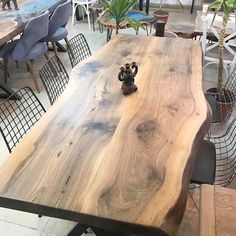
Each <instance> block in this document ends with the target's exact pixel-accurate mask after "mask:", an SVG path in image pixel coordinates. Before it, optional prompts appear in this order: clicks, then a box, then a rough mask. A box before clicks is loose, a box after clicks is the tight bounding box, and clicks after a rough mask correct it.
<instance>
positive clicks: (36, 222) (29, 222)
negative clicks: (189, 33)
mask: <svg viewBox="0 0 236 236" xmlns="http://www.w3.org/2000/svg"><path fill="white" fill-rule="evenodd" d="M188 12H189V11H188V10H186V13H171V15H170V18H169V23H170V24H183V25H189V24H193V22H194V18H195V14H192V15H191V14H189V13H188ZM67 27H68V29H69V37H68V38H71V37H73V36H74V35H76V34H78V33H83V34H84V35H85V37H86V39H87V41H88V44H89V46H90V48H91V50H92V53H95V52H96V51H97V50H98V49H99V48H100V47H101V46H103V45H104V44H105V43H106V32H104V33H102V34H101V33H99V31H98V30H97V31H96V32H93V31H92V30H89V29H88V25H87V24H86V21H85V22H77V23H76V24H75V25H74V26H73V27H71V23H70V22H69V23H68V26H67ZM123 32H124V33H132V34H133V33H134V31H133V30H131V29H128V30H124V31H123ZM140 33H141V34H145V33H146V32H145V31H141V32H140ZM63 44H64V42H63ZM52 55H53V53H52V52H50V56H52ZM60 59H61V60H62V61H63V63H64V65H65V67H66V69H67V71H68V72H69V73H70V71H71V66H70V63H69V59H68V55H67V53H60ZM44 63H45V58H44V57H42V58H40V59H38V60H37V61H35V63H34V67H35V71H36V73H37V72H38V70H39V69H40V68H41V66H42V65H43V64H44ZM9 67H10V69H9V71H10V78H9V81H8V84H9V86H10V87H12V88H14V89H18V88H21V87H23V86H30V87H32V88H34V85H33V83H32V80H31V79H30V76H29V73H28V72H27V70H26V66H25V64H24V63H19V68H17V67H16V64H15V62H10V66H9ZM213 73H215V69H214V68H210V69H209V70H207V71H206V74H205V76H204V89H205V88H207V87H208V86H210V85H212V84H214V81H212V79H211V78H212V74H213ZM37 74H38V73H37ZM210 75H211V76H210ZM0 78H1V80H2V79H3V73H2V71H0ZM38 82H39V83H40V81H39V80H38ZM40 89H41V93H40V94H37V96H38V97H39V99H40V100H41V102H42V103H43V104H44V106H45V107H46V108H47V109H48V108H49V107H50V105H49V101H48V98H47V95H46V93H45V91H44V89H43V86H42V84H41V83H40ZM7 156H8V151H7V149H6V147H5V144H4V142H3V140H2V139H1V137H0V165H1V164H2V163H3V162H4V160H5V159H6V158H7ZM233 187H236V181H234V184H233ZM198 224H199V188H197V189H192V190H190V191H189V194H188V202H187V208H186V214H185V216H184V219H183V222H182V225H181V227H180V230H179V233H178V235H179V236H180V235H182V236H183V235H186V236H187V235H188V236H189V235H191V236H194V235H198ZM75 225H76V223H74V222H70V221H66V220H60V219H54V218H49V217H45V216H43V217H42V218H39V217H38V216H37V215H35V214H30V213H25V212H20V211H15V210H9V209H4V208H0V236H39V235H40V236H65V235H67V233H68V232H69V231H70V230H71V229H72V228H73V227H74V226H75ZM87 235H88V234H87Z"/></svg>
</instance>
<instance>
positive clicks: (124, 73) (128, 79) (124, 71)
mask: <svg viewBox="0 0 236 236" xmlns="http://www.w3.org/2000/svg"><path fill="white" fill-rule="evenodd" d="M137 72H138V66H137V64H136V62H132V63H131V64H129V63H126V64H125V66H124V67H123V66H122V67H121V68H120V72H119V74H118V79H119V80H120V81H121V82H122V86H121V88H122V89H123V94H124V95H129V94H131V93H134V92H135V91H137V89H138V87H137V86H136V85H135V84H134V77H135V76H136V74H137Z"/></svg>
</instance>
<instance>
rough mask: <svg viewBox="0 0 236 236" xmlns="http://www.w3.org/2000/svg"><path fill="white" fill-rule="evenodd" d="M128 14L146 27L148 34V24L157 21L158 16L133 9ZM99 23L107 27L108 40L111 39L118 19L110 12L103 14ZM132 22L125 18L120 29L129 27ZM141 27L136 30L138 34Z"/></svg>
mask: <svg viewBox="0 0 236 236" xmlns="http://www.w3.org/2000/svg"><path fill="white" fill-rule="evenodd" d="M127 16H128V17H129V18H131V19H134V20H137V21H139V22H140V23H141V24H142V25H143V26H144V27H146V31H147V35H148V28H147V26H148V25H150V27H152V25H153V24H154V23H155V22H156V18H155V17H154V16H150V15H147V14H145V13H143V12H141V11H136V10H131V11H129V12H128V13H127ZM98 21H99V23H100V24H101V25H102V26H104V27H106V28H107V41H109V40H110V38H111V35H112V32H113V29H116V21H115V19H114V18H113V17H112V16H111V15H108V14H105V15H103V16H101V17H100V18H99V19H98ZM129 27H130V24H129V22H128V21H126V20H124V21H122V22H121V23H120V26H119V29H126V28H129ZM138 31H139V29H137V30H136V34H138Z"/></svg>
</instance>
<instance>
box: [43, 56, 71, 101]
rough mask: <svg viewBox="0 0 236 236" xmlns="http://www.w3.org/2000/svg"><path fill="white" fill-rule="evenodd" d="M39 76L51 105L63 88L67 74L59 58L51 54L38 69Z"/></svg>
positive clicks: (66, 82) (67, 78) (67, 80)
mask: <svg viewBox="0 0 236 236" xmlns="http://www.w3.org/2000/svg"><path fill="white" fill-rule="evenodd" d="M39 76H40V79H41V81H42V83H43V85H44V88H45V90H46V93H47V95H48V98H49V101H50V104H51V105H52V104H53V103H54V102H55V101H56V100H57V98H58V97H59V96H60V95H61V94H62V92H63V91H64V90H65V88H66V86H67V84H68V82H69V75H68V73H67V71H66V69H65V67H64V66H63V64H62V62H61V60H60V59H59V58H58V57H57V56H53V57H52V58H51V59H49V60H48V61H47V62H46V63H45V64H44V65H43V67H42V68H41V69H40V71H39Z"/></svg>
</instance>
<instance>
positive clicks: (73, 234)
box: [67, 224, 89, 236]
mask: <svg viewBox="0 0 236 236" xmlns="http://www.w3.org/2000/svg"><path fill="white" fill-rule="evenodd" d="M88 228H89V226H88V225H84V224H77V225H76V226H75V227H74V229H72V230H71V231H70V233H69V234H68V235H67V236H80V235H81V234H83V233H85V232H86V231H87V229H88Z"/></svg>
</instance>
